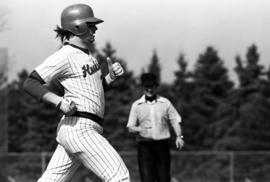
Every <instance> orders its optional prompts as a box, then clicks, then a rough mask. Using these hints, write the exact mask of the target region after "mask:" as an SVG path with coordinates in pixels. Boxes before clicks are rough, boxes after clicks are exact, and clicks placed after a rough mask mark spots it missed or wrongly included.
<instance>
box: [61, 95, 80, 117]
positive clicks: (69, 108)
mask: <svg viewBox="0 0 270 182" xmlns="http://www.w3.org/2000/svg"><path fill="white" fill-rule="evenodd" d="M57 108H59V109H60V110H61V111H62V112H63V113H64V114H65V115H68V116H70V115H72V114H74V113H75V112H76V111H77V106H76V104H75V103H74V102H73V101H71V100H69V99H66V98H63V99H62V100H61V101H60V103H59V104H58V105H57Z"/></svg>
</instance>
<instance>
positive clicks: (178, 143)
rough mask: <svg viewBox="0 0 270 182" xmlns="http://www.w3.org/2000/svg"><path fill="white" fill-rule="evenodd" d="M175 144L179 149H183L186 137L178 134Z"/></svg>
mask: <svg viewBox="0 0 270 182" xmlns="http://www.w3.org/2000/svg"><path fill="white" fill-rule="evenodd" d="M175 145H176V148H177V149H179V150H180V149H182V148H183V146H184V139H183V137H182V136H177V137H176V140H175Z"/></svg>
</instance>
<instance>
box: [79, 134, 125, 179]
mask: <svg viewBox="0 0 270 182" xmlns="http://www.w3.org/2000/svg"><path fill="white" fill-rule="evenodd" d="M78 146H79V147H80V150H81V152H77V153H75V155H76V156H77V157H78V158H79V160H80V161H81V162H82V163H83V164H84V165H85V167H87V168H88V169H90V170H91V171H93V172H94V173H95V174H96V175H97V176H99V177H100V178H101V179H102V180H103V181H105V182H129V181H130V176H129V171H128V169H127V167H126V165H125V163H124V162H123V160H122V158H121V157H120V155H119V154H118V153H117V152H116V150H115V149H114V148H113V147H112V146H111V144H110V143H109V142H108V141H107V140H106V139H105V138H104V137H103V136H102V135H100V134H99V133H97V132H94V133H93V132H91V133H90V132H86V133H84V136H83V137H82V138H81V139H80V142H79V144H78Z"/></svg>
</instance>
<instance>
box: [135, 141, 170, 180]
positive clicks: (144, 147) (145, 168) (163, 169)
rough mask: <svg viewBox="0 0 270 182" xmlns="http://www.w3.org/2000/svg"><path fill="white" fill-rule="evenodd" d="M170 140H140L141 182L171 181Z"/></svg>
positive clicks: (139, 162)
mask: <svg viewBox="0 0 270 182" xmlns="http://www.w3.org/2000/svg"><path fill="white" fill-rule="evenodd" d="M170 160H171V156H170V144H169V140H158V141H140V142H138V164H139V171H140V177H141V182H170V179H171V176H170Z"/></svg>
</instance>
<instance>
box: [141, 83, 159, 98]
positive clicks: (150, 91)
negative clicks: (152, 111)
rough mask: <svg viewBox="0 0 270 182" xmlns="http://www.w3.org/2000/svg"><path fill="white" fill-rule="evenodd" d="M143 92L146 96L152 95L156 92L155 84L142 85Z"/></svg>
mask: <svg viewBox="0 0 270 182" xmlns="http://www.w3.org/2000/svg"><path fill="white" fill-rule="evenodd" d="M143 89H144V94H145V95H146V96H147V97H152V96H154V95H155V94H156V90H157V86H156V85H147V86H144V87H143Z"/></svg>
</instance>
